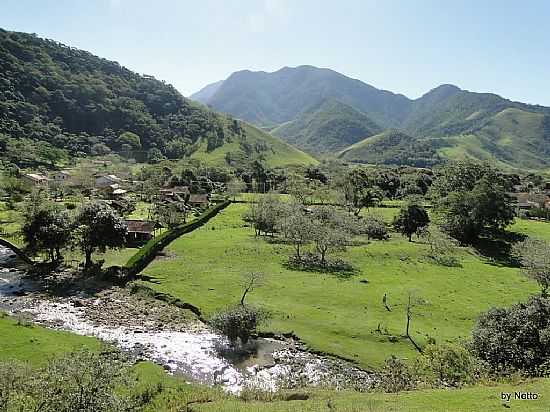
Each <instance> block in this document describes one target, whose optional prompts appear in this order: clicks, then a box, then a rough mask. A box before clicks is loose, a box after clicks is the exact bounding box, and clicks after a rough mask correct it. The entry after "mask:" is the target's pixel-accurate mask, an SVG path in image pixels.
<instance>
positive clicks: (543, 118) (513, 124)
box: [438, 108, 550, 169]
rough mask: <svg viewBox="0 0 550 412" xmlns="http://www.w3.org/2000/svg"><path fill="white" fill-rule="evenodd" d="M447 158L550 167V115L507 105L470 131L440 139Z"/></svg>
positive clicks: (507, 165) (531, 167)
mask: <svg viewBox="0 0 550 412" xmlns="http://www.w3.org/2000/svg"><path fill="white" fill-rule="evenodd" d="M441 140H442V143H441V147H440V148H439V149H438V152H439V153H440V154H441V155H442V156H444V157H447V158H453V159H462V158H474V159H480V160H493V161H496V162H497V163H499V164H500V165H501V166H503V167H507V168H521V169H540V168H548V167H550V116H549V115H545V114H541V113H533V112H528V111H525V110H521V109H515V108H508V109H504V110H502V111H501V112H499V113H497V114H495V115H493V116H491V117H490V118H489V119H487V120H486V122H485V124H484V125H483V126H482V127H480V128H479V129H477V130H474V131H472V132H470V133H465V134H461V135H456V136H451V137H446V138H443V139H441Z"/></svg>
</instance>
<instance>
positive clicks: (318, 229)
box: [310, 206, 355, 265]
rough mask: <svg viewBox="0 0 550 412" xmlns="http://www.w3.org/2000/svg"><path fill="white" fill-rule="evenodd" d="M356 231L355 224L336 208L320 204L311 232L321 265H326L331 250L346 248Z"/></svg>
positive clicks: (313, 219)
mask: <svg viewBox="0 0 550 412" xmlns="http://www.w3.org/2000/svg"><path fill="white" fill-rule="evenodd" d="M354 231H355V225H353V224H352V223H351V222H349V220H348V219H347V217H346V216H343V215H341V214H340V213H338V212H337V211H336V210H335V209H334V208H331V207H328V206H320V207H318V208H316V209H315V210H314V211H313V213H312V221H311V232H310V233H311V239H312V241H313V243H314V244H315V250H316V251H317V253H318V255H319V258H320V263H321V265H326V263H327V261H326V255H327V254H328V253H329V252H331V251H338V250H345V248H346V245H347V244H348V243H349V242H350V237H351V235H352V234H353V233H354Z"/></svg>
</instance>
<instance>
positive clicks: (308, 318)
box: [144, 204, 537, 368]
mask: <svg viewBox="0 0 550 412" xmlns="http://www.w3.org/2000/svg"><path fill="white" fill-rule="evenodd" d="M246 208H247V205H242V204H238V205H237V204H235V205H231V206H230V207H229V208H227V209H226V210H224V211H223V212H221V213H220V215H218V216H217V217H216V218H214V219H212V220H211V221H210V222H209V223H208V224H207V225H205V226H203V227H202V228H200V229H198V230H196V231H194V232H192V233H190V234H188V235H185V236H183V237H181V238H179V239H177V240H176V241H174V242H173V243H172V244H171V245H169V246H168V247H167V249H166V251H167V252H168V255H169V256H171V258H170V259H162V260H156V261H154V262H153V263H152V264H151V265H150V266H149V267H147V269H146V270H145V271H144V273H145V274H146V275H148V276H152V277H153V280H152V281H151V282H146V283H147V285H148V286H150V287H152V288H154V289H156V290H158V291H160V292H164V293H168V294H171V295H173V296H175V297H178V298H180V299H181V300H183V301H185V302H189V303H192V304H194V305H196V306H198V307H199V308H200V309H201V310H202V311H203V313H204V314H205V315H206V316H208V315H210V314H212V313H214V312H215V311H217V310H220V309H222V308H223V307H225V306H227V305H230V304H234V303H236V302H238V299H239V297H240V293H241V288H240V283H241V276H242V274H244V273H247V272H250V271H262V272H264V273H265V274H266V276H267V280H266V284H265V286H263V287H261V288H259V289H257V290H255V291H254V292H253V293H252V294H251V295H250V298H249V303H252V304H256V305H260V306H262V307H265V308H266V309H268V310H270V311H271V312H272V313H273V319H272V320H271V322H270V324H269V325H267V326H266V329H268V330H271V331H276V332H289V331H293V332H294V333H295V334H297V335H298V336H299V337H300V338H301V339H303V341H304V342H305V343H307V344H308V345H309V346H311V347H312V348H314V349H316V350H320V351H324V352H327V353H331V354H335V355H339V356H342V357H345V358H348V359H352V360H355V361H357V362H358V363H359V364H360V365H361V366H363V367H365V368H373V367H377V366H379V365H380V364H381V363H382V362H383V360H384V359H386V358H387V357H389V356H390V355H391V354H396V355H398V356H402V357H413V356H415V351H414V349H413V348H412V346H411V344H410V343H409V342H408V341H407V340H406V339H404V338H403V337H402V334H403V333H404V328H405V302H406V299H407V296H408V293H409V292H412V293H413V294H415V295H416V296H417V297H419V298H421V300H422V302H423V304H422V305H421V306H419V307H417V308H416V309H415V312H416V314H415V316H414V317H413V320H412V328H411V330H412V335H413V336H414V338H415V340H417V341H418V343H419V344H425V343H426V342H427V340H428V338H430V337H433V338H435V339H436V341H438V342H442V341H457V340H459V339H467V338H468V337H469V334H470V330H471V328H472V326H473V324H474V322H475V319H476V317H477V315H478V314H479V313H480V312H482V311H485V310H487V309H489V308H490V307H491V306H495V305H496V306H507V305H510V304H512V303H515V302H517V301H520V300H523V299H525V298H526V297H527V296H528V295H530V294H532V293H534V292H536V291H537V288H536V286H535V284H534V283H532V282H530V281H528V280H527V279H526V278H524V277H523V276H521V275H520V274H519V271H518V269H517V268H510V267H506V266H502V265H500V264H496V263H492V262H491V261H490V260H486V259H484V258H482V257H480V256H478V255H477V254H475V253H473V252H471V251H470V250H467V249H462V250H460V251H459V257H460V260H461V263H462V267H454V268H449V267H443V266H438V265H435V264H433V263H432V262H431V261H429V260H427V259H426V258H425V257H424V254H425V252H426V248H427V247H426V245H424V244H421V243H419V242H414V243H409V242H407V241H406V240H405V239H403V238H402V237H401V236H399V235H395V234H394V235H393V236H392V239H391V240H390V241H387V242H383V241H380V242H373V243H371V244H368V245H366V244H365V245H362V246H356V247H352V248H349V249H348V251H346V252H345V253H342V254H341V257H342V258H344V259H345V260H347V261H349V262H350V263H352V264H353V265H354V267H355V268H357V273H356V274H355V275H354V276H352V277H351V278H347V279H343V278H339V277H337V276H334V275H328V274H319V273H312V272H299V271H292V270H289V269H286V268H285V267H284V266H283V263H284V261H285V259H286V257H287V256H288V255H289V254H290V247H289V246H287V245H282V244H270V243H268V242H266V241H264V240H262V239H256V238H254V235H253V230H252V229H251V228H246V227H243V222H242V220H241V216H242V214H243V213H244V211H245V210H246ZM396 210H397V209H395V208H393V209H392V208H382V209H377V211H380V212H381V213H385V214H388V216H386V217H387V218H389V214H390V213H395V212H396ZM361 280H367V281H368V283H362V282H360V281H361ZM384 294H387V297H388V302H389V306H390V307H391V308H392V311H391V312H388V311H387V310H386V309H385V308H384V306H383V304H382V297H383V296H384ZM378 325H380V328H381V329H382V330H383V331H384V330H386V329H387V332H388V335H392V336H396V337H397V341H396V342H395V343H392V342H390V339H389V336H387V335H383V334H380V333H377V332H376V329H378ZM392 340H394V339H393V338H392Z"/></svg>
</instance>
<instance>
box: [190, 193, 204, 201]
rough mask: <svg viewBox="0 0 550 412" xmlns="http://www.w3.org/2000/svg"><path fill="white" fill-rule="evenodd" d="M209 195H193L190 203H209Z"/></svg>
mask: <svg viewBox="0 0 550 412" xmlns="http://www.w3.org/2000/svg"><path fill="white" fill-rule="evenodd" d="M208 202H209V200H208V195H203V194H197V193H195V194H192V195H191V196H189V203H208Z"/></svg>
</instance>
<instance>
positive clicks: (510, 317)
mask: <svg viewBox="0 0 550 412" xmlns="http://www.w3.org/2000/svg"><path fill="white" fill-rule="evenodd" d="M472 348H473V350H474V353H475V354H476V355H477V356H478V357H479V358H480V359H483V360H485V361H486V362H487V363H488V364H489V365H490V366H491V367H492V368H493V369H494V370H495V371H500V372H504V373H508V372H510V371H514V370H520V371H524V372H527V373H529V374H533V375H536V374H537V373H538V372H537V370H538V369H539V368H540V367H541V366H542V365H543V364H544V363H545V362H547V361H548V359H549V358H550V301H549V300H548V299H546V298H543V297H540V296H534V297H532V298H530V299H529V301H528V302H527V303H518V304H516V305H513V306H511V307H510V308H508V309H496V308H493V309H491V310H489V311H488V312H486V313H483V314H482V315H481V316H480V317H479V319H478V320H477V323H476V325H475V327H474V330H473V332H472Z"/></svg>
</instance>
